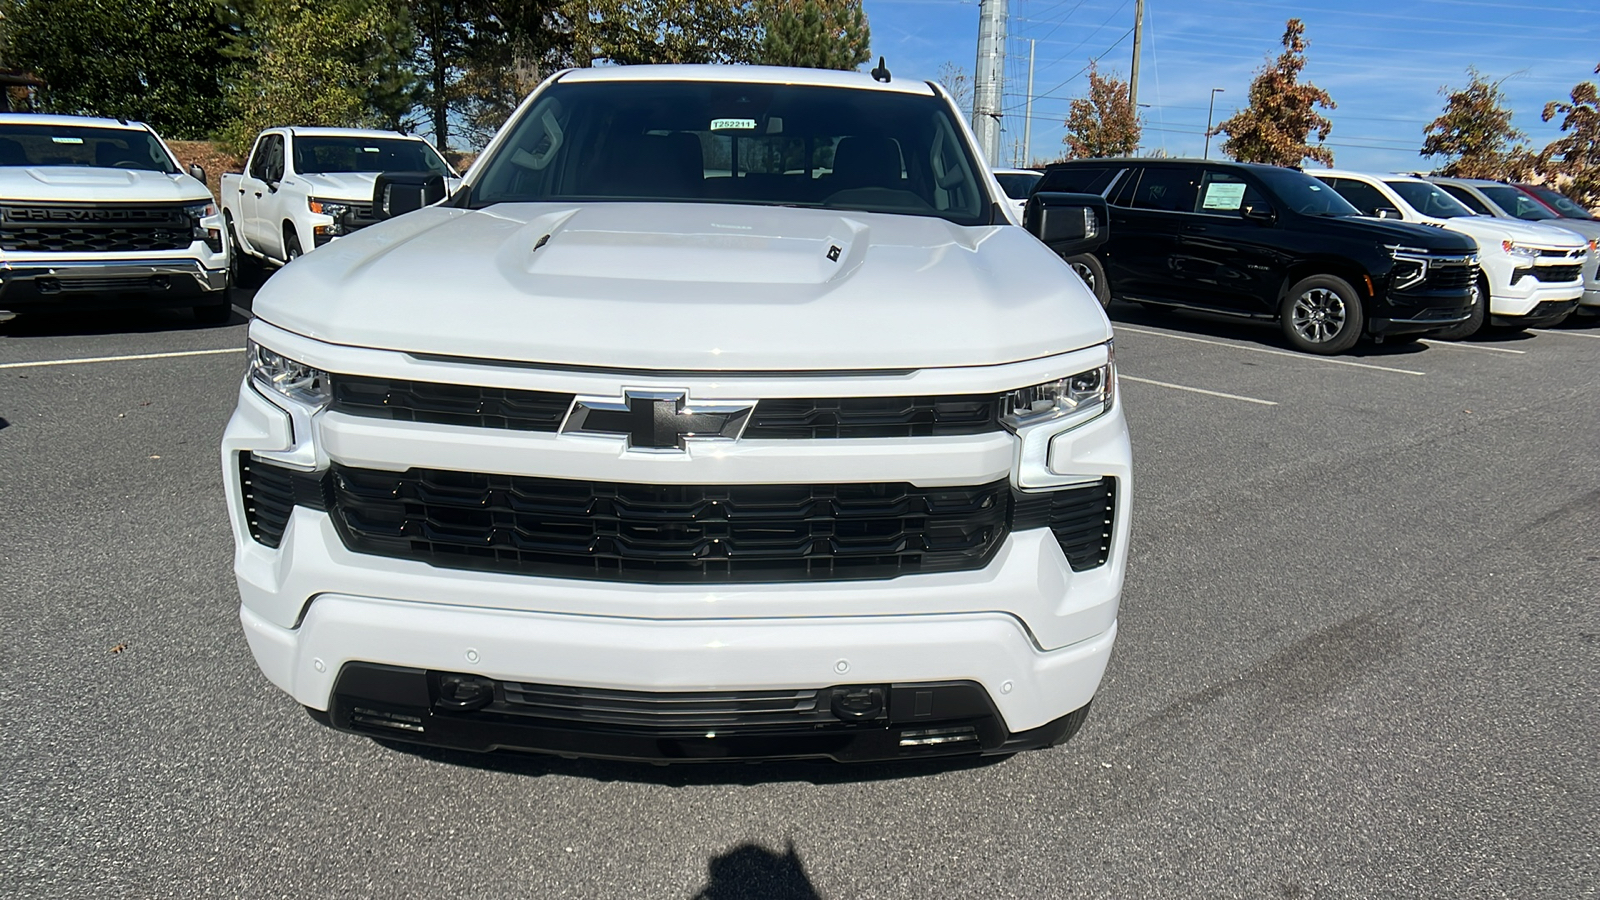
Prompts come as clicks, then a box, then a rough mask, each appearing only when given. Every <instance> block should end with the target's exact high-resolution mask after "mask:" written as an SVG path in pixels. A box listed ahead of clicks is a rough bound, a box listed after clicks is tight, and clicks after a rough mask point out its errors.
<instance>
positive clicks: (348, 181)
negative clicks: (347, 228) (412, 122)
mask: <svg viewBox="0 0 1600 900" xmlns="http://www.w3.org/2000/svg"><path fill="white" fill-rule="evenodd" d="M292 178H293V179H297V180H299V181H301V182H304V184H305V189H306V193H307V194H309V195H311V196H313V197H316V198H318V199H328V200H354V201H360V202H363V203H370V202H372V188H373V185H375V184H376V183H377V181H378V173H377V172H328V173H323V174H317V175H303V174H297V175H294V176H292ZM285 183H293V182H292V181H287V182H285ZM445 184H446V185H447V186H448V187H449V189H450V190H451V191H454V190H455V189H456V188H457V187H459V186H460V185H461V179H459V178H446V179H445Z"/></svg>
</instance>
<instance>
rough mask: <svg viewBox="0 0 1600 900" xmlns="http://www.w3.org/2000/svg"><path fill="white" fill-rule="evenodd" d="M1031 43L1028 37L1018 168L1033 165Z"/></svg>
mask: <svg viewBox="0 0 1600 900" xmlns="http://www.w3.org/2000/svg"><path fill="white" fill-rule="evenodd" d="M1033 45H1034V40H1033V39H1032V38H1029V39H1028V102H1027V103H1026V104H1025V105H1024V106H1023V107H1022V165H1021V166H1019V167H1018V168H1024V169H1025V168H1027V167H1028V166H1031V165H1033Z"/></svg>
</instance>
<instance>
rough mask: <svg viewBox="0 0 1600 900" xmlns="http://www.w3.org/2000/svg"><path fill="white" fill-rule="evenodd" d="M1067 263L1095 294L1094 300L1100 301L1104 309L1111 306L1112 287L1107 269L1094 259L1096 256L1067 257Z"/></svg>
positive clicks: (1081, 254)
mask: <svg viewBox="0 0 1600 900" xmlns="http://www.w3.org/2000/svg"><path fill="white" fill-rule="evenodd" d="M1066 262H1067V265H1069V266H1071V267H1072V271H1073V272H1075V273H1077V275H1078V277H1079V278H1080V279H1082V280H1083V283H1084V285H1085V286H1087V287H1088V288H1089V292H1090V293H1092V294H1094V298H1095V299H1096V300H1099V301H1100V307H1101V308H1102V309H1104V308H1105V307H1108V306H1110V305H1111V285H1110V283H1109V282H1107V281H1106V269H1105V266H1102V265H1101V264H1100V260H1098V259H1096V258H1095V257H1094V254H1092V253H1080V254H1078V255H1076V256H1068V257H1066Z"/></svg>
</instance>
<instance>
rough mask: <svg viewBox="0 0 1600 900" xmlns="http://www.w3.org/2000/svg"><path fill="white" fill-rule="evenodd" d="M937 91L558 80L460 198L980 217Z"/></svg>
mask: <svg viewBox="0 0 1600 900" xmlns="http://www.w3.org/2000/svg"><path fill="white" fill-rule="evenodd" d="M960 134H961V131H960V126H959V125H958V123H957V122H956V121H955V119H954V117H953V116H952V115H951V114H950V109H949V107H948V105H947V104H946V103H945V102H944V101H943V100H941V99H939V98H938V97H934V96H926V97H921V96H916V95H912V94H902V93H898V92H889V91H876V90H860V89H853V88H835V87H816V86H808V85H785V84H739V83H724V82H674V81H640V82H616V81H613V82H599V83H597V82H590V83H574V84H562V83H559V82H558V83H556V84H554V85H551V86H550V87H549V88H547V89H546V90H545V91H544V93H542V94H540V95H539V99H538V100H537V101H536V102H535V103H534V104H533V105H532V106H531V107H530V108H529V109H528V110H527V111H526V112H524V113H523V114H522V117H521V118H520V119H518V120H517V121H516V122H515V123H514V124H513V125H512V126H511V128H510V131H509V132H508V134H507V137H506V140H505V141H504V142H503V143H502V144H500V145H499V146H498V147H496V148H495V149H494V150H493V151H492V155H491V157H490V158H489V159H488V160H486V161H485V163H484V167H483V170H482V173H483V174H482V177H480V178H478V179H477V181H476V183H475V184H473V185H472V187H471V195H470V203H471V204H472V205H473V206H474V207H478V208H481V207H484V206H488V205H490V204H494V203H507V202H573V201H594V200H602V201H676V202H690V203H740V204H755V205H761V206H804V207H818V208H826V209H852V210H860V211H863V212H883V213H901V214H907V215H919V216H939V217H941V218H945V219H949V220H950V221H952V222H956V223H959V224H962V225H979V224H987V223H988V222H989V213H990V210H989V208H988V207H989V203H990V200H989V198H988V197H987V195H986V193H985V192H984V191H983V190H982V189H981V188H980V182H979V180H978V177H977V173H978V172H981V171H982V169H980V168H978V166H977V165H976V163H975V160H974V159H973V157H972V155H971V153H970V152H969V151H968V149H967V146H966V144H965V142H964V141H963V140H962V139H961V137H960Z"/></svg>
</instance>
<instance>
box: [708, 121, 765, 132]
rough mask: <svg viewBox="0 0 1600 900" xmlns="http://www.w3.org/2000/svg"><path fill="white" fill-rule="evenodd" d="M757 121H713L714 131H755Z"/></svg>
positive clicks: (712, 128)
mask: <svg viewBox="0 0 1600 900" xmlns="http://www.w3.org/2000/svg"><path fill="white" fill-rule="evenodd" d="M755 127H756V120H755V119H712V120H711V130H712V131H754V130H755Z"/></svg>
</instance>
